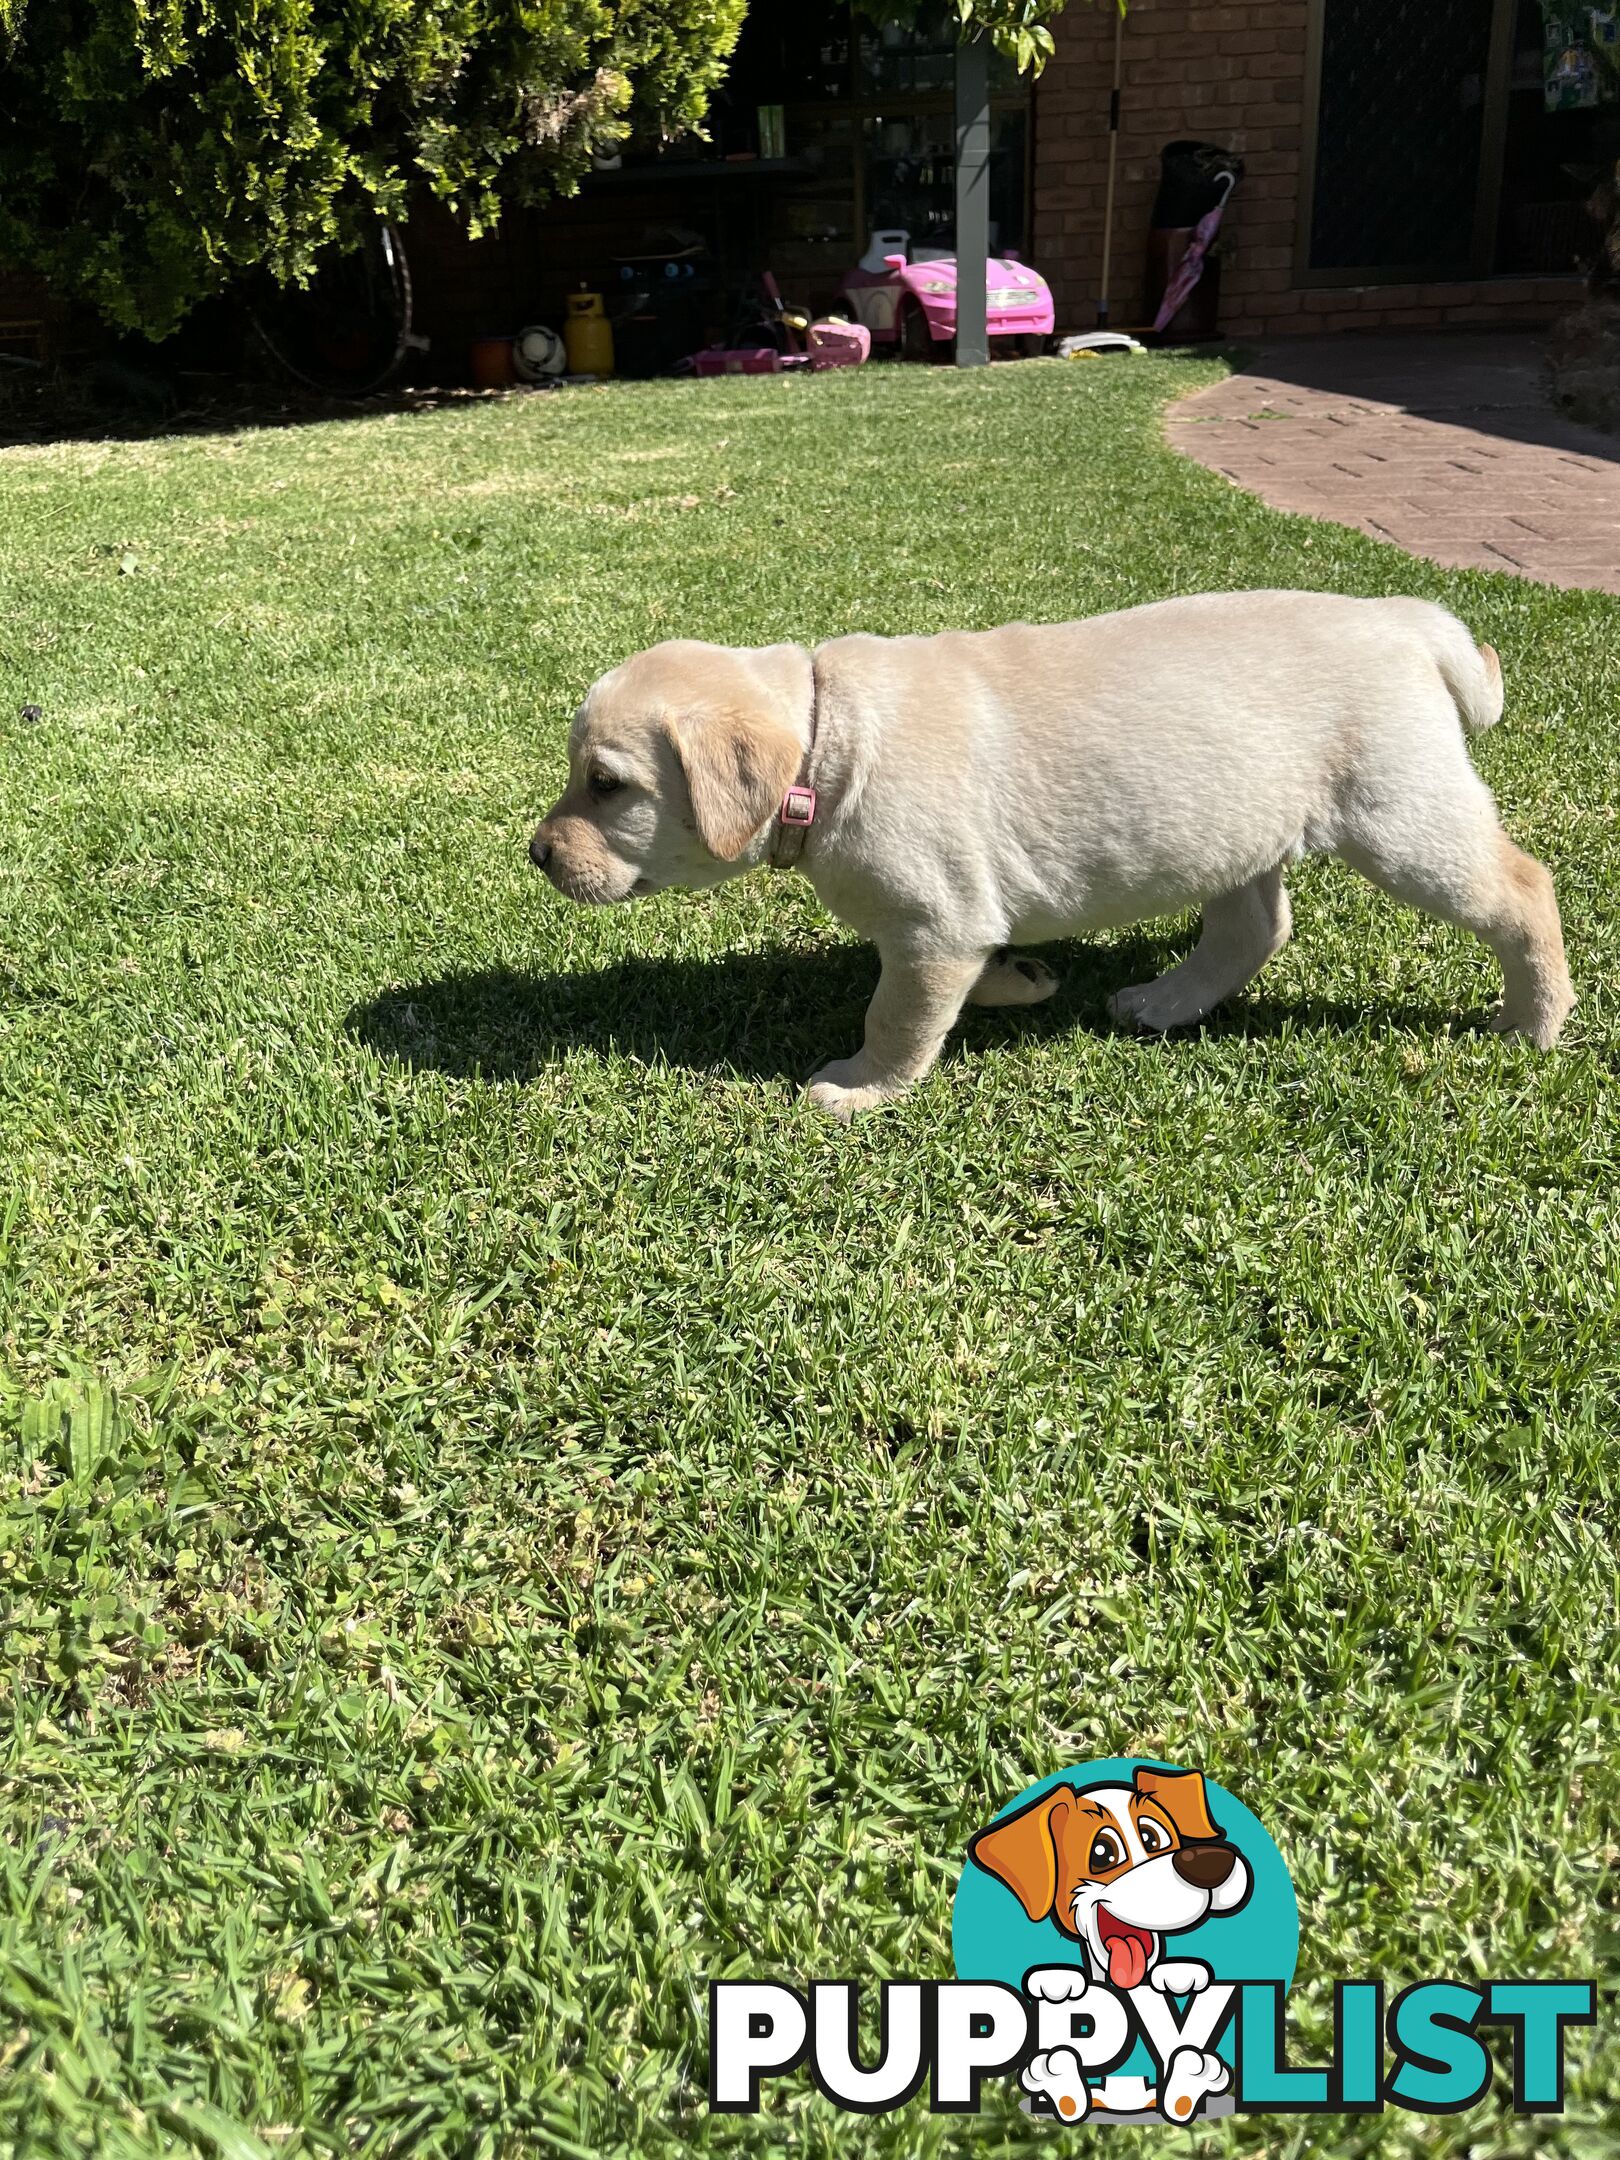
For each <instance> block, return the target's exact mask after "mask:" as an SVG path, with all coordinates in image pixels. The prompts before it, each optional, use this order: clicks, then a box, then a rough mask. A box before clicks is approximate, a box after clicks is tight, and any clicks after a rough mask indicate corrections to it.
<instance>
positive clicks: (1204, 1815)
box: [968, 1768, 1253, 2123]
mask: <svg viewBox="0 0 1620 2160" xmlns="http://www.w3.org/2000/svg"><path fill="white" fill-rule="evenodd" d="M968 1853H969V1856H970V1858H971V1859H973V1860H974V1861H976V1862H977V1864H978V1865H979V1866H980V1867H981V1868H983V1869H985V1870H986V1872H987V1873H989V1874H991V1875H994V1876H995V1877H996V1878H997V1879H998V1880H999V1881H1000V1882H1002V1883H1004V1884H1005V1885H1006V1887H1007V1888H1008V1889H1009V1890H1011V1891H1012V1893H1013V1895H1014V1896H1015V1897H1016V1898H1017V1900H1018V1902H1019V1904H1020V1905H1022V1906H1023V1908H1024V1911H1025V1913H1026V1914H1027V1915H1028V1917H1029V1918H1030V1919H1031V1920H1037V1921H1040V1920H1050V1921H1051V1922H1052V1923H1053V1925H1054V1926H1055V1927H1056V1928H1057V1930H1058V1932H1059V1933H1060V1934H1061V1935H1063V1936H1065V1937H1066V1938H1067V1939H1068V1940H1069V1941H1071V1942H1076V1943H1078V1944H1079V1945H1080V1946H1081V1949H1082V1951H1083V1953H1084V1964H1083V1966H1075V1965H1073V1964H1068V1965H1061V1966H1052V1967H1042V1968H1038V1969H1037V1970H1036V1971H1034V1972H1032V1973H1030V1974H1029V1975H1028V1977H1027V1979H1026V1981H1025V1986H1026V1989H1027V1990H1028V1992H1029V1993H1030V1994H1031V1995H1033V1996H1034V1997H1036V1999H1037V2000H1040V2001H1048V2002H1062V2001H1065V2000H1076V1999H1078V1998H1079V1997H1080V1996H1081V1995H1083V1994H1084V1993H1085V1992H1086V1990H1087V1988H1088V1986H1089V1985H1092V1984H1099V1985H1102V1986H1105V1987H1108V1988H1111V1989H1112V1990H1113V1991H1114V1992H1115V1993H1116V1994H1118V1995H1123V1996H1129V1995H1131V1994H1132V1993H1133V1991H1134V1990H1136V1989H1138V1988H1141V1987H1148V1988H1151V1989H1154V1990H1156V1991H1157V1992H1158V1993H1159V1994H1161V1995H1175V1996H1190V1995H1196V1994H1198V1993H1200V1992H1201V1991H1202V1990H1203V1989H1204V1988H1206V1987H1208V1985H1209V1983H1210V1980H1211V1978H1212V1977H1213V1976H1212V1974H1211V1972H1210V1968H1209V1967H1208V1966H1207V1965H1205V1964H1202V1963H1200V1962H1199V1961H1198V1960H1197V1959H1194V1958H1175V1957H1167V1956H1166V1954H1165V1944H1166V1938H1167V1937H1170V1936H1174V1935H1181V1934H1185V1933H1186V1932H1187V1931H1188V1930H1189V1929H1191V1928H1196V1927H1200V1926H1202V1925H1203V1923H1204V1922H1205V1921H1206V1920H1208V1919H1210V1918H1211V1917H1213V1916H1218V1915H1223V1914H1228V1913H1235V1912H1236V1911H1238V1909H1239V1908H1240V1907H1241V1906H1242V1905H1244V1904H1245V1903H1246V1902H1247V1900H1248V1897H1249V1893H1250V1891H1251V1889H1252V1888H1253V1879H1252V1877H1251V1875H1250V1872H1249V1866H1248V1863H1247V1861H1245V1859H1244V1857H1243V1855H1242V1854H1241V1853H1240V1852H1239V1851H1238V1849H1237V1847H1236V1846H1235V1845H1233V1844H1231V1843H1230V1842H1228V1840H1227V1839H1226V1838H1225V1837H1224V1836H1223V1835H1222V1833H1221V1831H1220V1828H1219V1826H1218V1825H1217V1824H1216V1823H1215V1821H1214V1820H1213V1818H1212V1817H1211V1815H1210V1812H1209V1802H1208V1798H1207V1795H1206V1793H1205V1789H1204V1780H1203V1777H1202V1775H1201V1774H1200V1773H1199V1772H1198V1771H1196V1770H1155V1769H1149V1768H1139V1769H1137V1770H1136V1771H1135V1772H1134V1774H1133V1776H1132V1780H1131V1782H1130V1783H1129V1784H1098V1785H1087V1786H1084V1787H1076V1786H1073V1785H1066V1784H1062V1785H1055V1786H1053V1787H1052V1788H1051V1789H1050V1790H1049V1791H1047V1792H1043V1793H1042V1794H1040V1795H1039V1797H1038V1798H1036V1799H1034V1800H1032V1801H1030V1802H1029V1803H1028V1804H1027V1805H1026V1806H1024V1807H1021V1808H1020V1809H1018V1811H1017V1812H1016V1813H1015V1814H1012V1815H1007V1816H1003V1817H1002V1819H1001V1820H1000V1821H999V1822H994V1823H991V1824H990V1826H989V1827H988V1828H987V1829H984V1830H981V1831H979V1832H978V1834H977V1835H976V1836H975V1837H974V1838H973V1840H972V1842H971V1843H970V1844H969V1846H968ZM1022 2077H1023V2084H1024V2088H1025V2090H1026V2091H1027V2092H1029V2093H1031V2094H1035V2095H1043V2096H1044V2097H1045V2098H1046V2099H1047V2100H1048V2101H1049V2102H1050V2103H1051V2105H1052V2107H1053V2109H1054V2110H1055V2112H1056V2113H1057V2114H1059V2115H1060V2116H1062V2117H1063V2118H1064V2119H1065V2120H1066V2121H1071V2122H1072V2121H1075V2120H1077V2119H1079V2118H1080V2117H1081V2116H1083V2115H1085V2114H1087V2113H1089V2112H1090V2109H1091V2105H1092V2103H1093V2102H1094V2101H1095V2102H1098V2103H1100V2104H1102V2105H1104V2106H1106V2107H1107V2108H1108V2109H1109V2111H1110V2112H1111V2113H1114V2114H1121V2115H1126V2116H1131V2115H1135V2116H1137V2117H1138V2118H1140V2116H1141V2115H1142V2114H1143V2113H1145V2112H1147V2111H1150V2110H1153V2111H1157V2112H1158V2113H1160V2114H1162V2115H1164V2116H1165V2117H1166V2118H1167V2119H1168V2120H1170V2121H1172V2122H1177V2123H1185V2122H1187V2121H1188V2120H1190V2119H1191V2117H1192V2115H1193V2114H1194V2113H1195V2111H1196V2110H1197V2108H1198V2106H1199V2104H1200V2102H1202V2101H1203V2100H1205V2099H1207V2098H1210V2097H1213V2096H1214V2095H1215V2094H1216V2093H1219V2092H1222V2091H1224V2090H1225V2088H1226V2086H1227V2085H1228V2084H1229V2083H1230V2079H1231V2073H1230V2071H1229V2070H1228V2069H1227V2066H1226V2064H1225V2063H1223V2062H1222V2061H1221V2059H1220V2057H1219V2056H1218V2055H1215V2054H1212V2053H1209V2052H1208V2051H1206V2050H1202V2049H1198V2048H1192V2047H1184V2048H1178V2049H1177V2050H1176V2051H1175V2054H1174V2056H1173V2057H1172V2059H1171V2061H1170V2062H1169V2063H1167V2064H1166V2065H1165V2066H1164V2074H1163V2077H1162V2079H1161V2081H1160V2084H1159V2086H1158V2087H1157V2088H1153V2087H1150V2086H1149V2085H1147V2083H1146V2081H1145V2080H1143V2079H1141V2078H1120V2077H1115V2078H1112V2079H1106V2080H1104V2081H1103V2083H1102V2084H1100V2085H1099V2086H1097V2087H1096V2088H1095V2089H1090V2088H1088V2086H1087V2084H1086V2081H1085V2079H1084V2077H1083V2075H1082V2074H1081V2069H1080V2063H1079V2058H1078V2057H1077V2056H1076V2055H1075V2054H1074V2052H1073V2051H1072V2050H1071V2049H1067V2048H1054V2049H1052V2050H1050V2051H1049V2052H1046V2053H1042V2054H1038V2055H1037V2056H1036V2057H1035V2058H1034V2060H1033V2061H1032V2062H1030V2063H1029V2064H1028V2065H1027V2066H1026V2068H1025V2069H1024V2071H1023V2073H1022Z"/></svg>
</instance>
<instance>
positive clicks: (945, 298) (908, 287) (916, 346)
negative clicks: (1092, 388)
mask: <svg viewBox="0 0 1620 2160" xmlns="http://www.w3.org/2000/svg"><path fill="white" fill-rule="evenodd" d="M906 239H907V235H906V234H905V233H903V232H880V233H874V234H873V235H872V243H871V246H870V247H869V248H868V249H867V251H866V253H865V254H864V255H863V256H862V257H861V262H860V267H859V268H858V269H855V270H851V271H850V272H849V273H848V275H847V276H846V277H845V279H844V283H843V295H844V298H845V299H846V300H847V301H848V302H849V305H850V310H851V312H852V313H853V315H854V316H855V319H856V321H857V322H863V323H865V325H866V327H867V329H868V330H870V331H871V333H872V343H873V344H874V345H898V346H899V348H900V350H901V351H902V352H903V353H904V354H905V356H906V358H907V359H908V360H926V359H928V358H929V357H930V355H931V354H932V352H933V349H934V347H935V346H936V345H946V344H949V342H950V341H951V339H952V338H954V337H955V335H956V257H955V256H954V255H924V256H920V257H918V258H917V259H916V260H915V261H910V262H908V261H907V259H906V255H905V252H904V250H905V243H906ZM879 265H881V267H879ZM985 280H986V285H987V288H988V289H987V292H986V296H985V297H986V302H987V307H986V317H987V326H988V328H989V332H990V335H991V337H992V338H1018V339H1020V340H1021V341H1022V349H1023V350H1024V351H1025V352H1035V351H1038V350H1039V348H1040V345H1041V342H1042V341H1043V340H1044V339H1046V338H1048V337H1050V336H1051V334H1052V323H1053V313H1052V292H1051V287H1050V286H1049V285H1048V284H1047V282H1046V280H1045V278H1043V277H1042V276H1040V275H1039V273H1038V272H1036V271H1034V270H1032V269H1031V268H1030V267H1029V265H1028V263H1021V262H1018V261H1015V260H1014V259H1013V258H1012V257H1010V256H1008V257H998V256H991V257H990V259H989V261H988V262H987V263H986V264H985Z"/></svg>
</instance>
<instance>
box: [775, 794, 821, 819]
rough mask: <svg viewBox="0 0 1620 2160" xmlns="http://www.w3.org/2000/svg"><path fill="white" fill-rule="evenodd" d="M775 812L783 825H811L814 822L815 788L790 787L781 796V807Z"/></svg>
mask: <svg viewBox="0 0 1620 2160" xmlns="http://www.w3.org/2000/svg"><path fill="white" fill-rule="evenodd" d="M776 814H777V816H778V817H779V818H780V819H781V821H782V823H783V824H784V825H798V826H808V825H813V824H814V823H815V822H816V791H815V789H814V788H813V787H798V786H795V787H790V788H789V789H788V791H787V793H786V794H785V795H784V796H783V797H782V807H781V809H780V810H778V811H777V813H776Z"/></svg>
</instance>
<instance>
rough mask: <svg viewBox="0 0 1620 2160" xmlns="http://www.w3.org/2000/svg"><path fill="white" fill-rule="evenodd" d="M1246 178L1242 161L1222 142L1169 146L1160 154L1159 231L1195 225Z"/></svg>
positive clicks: (1155, 223)
mask: <svg viewBox="0 0 1620 2160" xmlns="http://www.w3.org/2000/svg"><path fill="white" fill-rule="evenodd" d="M1242 178H1243V160H1242V158H1240V157H1239V156H1238V155H1237V154H1236V152H1235V151H1231V150H1223V149H1222V148H1221V146H1220V144H1219V143H1206V142H1173V143H1166V144H1165V146H1164V148H1163V150H1162V151H1161V152H1160V153H1159V192H1158V194H1157V195H1156V196H1155V197H1154V199H1153V217H1152V220H1151V222H1152V225H1153V229H1154V230H1155V231H1156V232H1175V231H1178V230H1180V229H1181V228H1183V227H1185V226H1188V225H1196V224H1197V223H1198V220H1199V219H1200V218H1201V217H1207V216H1208V214H1209V212H1210V211H1211V210H1213V209H1214V208H1215V206H1216V204H1217V203H1219V202H1223V201H1224V200H1225V198H1226V196H1227V195H1229V194H1230V193H1231V190H1232V186H1233V184H1234V183H1235V182H1237V181H1239V180H1241V179H1242Z"/></svg>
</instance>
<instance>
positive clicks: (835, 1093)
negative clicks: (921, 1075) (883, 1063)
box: [805, 1058, 902, 1125]
mask: <svg viewBox="0 0 1620 2160" xmlns="http://www.w3.org/2000/svg"><path fill="white" fill-rule="evenodd" d="M901 1092H902V1089H901V1088H900V1087H899V1086H892V1085H887V1086H886V1085H884V1084H882V1083H874V1082H872V1081H870V1080H866V1081H863V1080H862V1079H861V1078H860V1077H859V1074H858V1072H857V1069H856V1060H855V1059H854V1058H837V1059H835V1060H834V1061H833V1063H832V1064H831V1065H823V1066H822V1068H821V1070H820V1072H818V1073H817V1074H815V1075H814V1077H813V1078H812V1079H811V1081H810V1084H809V1086H808V1087H807V1088H806V1089H805V1093H806V1095H808V1096H809V1098H810V1100H811V1102H813V1103H814V1104H815V1106H816V1108H817V1109H818V1110H825V1111H826V1112H827V1114H828V1116H829V1117H835V1118H837V1120H838V1122H839V1123H840V1125H847V1124H848V1123H849V1121H850V1119H851V1118H852V1117H854V1116H855V1115H856V1113H857V1112H858V1111H861V1110H875V1109H876V1108H877V1106H878V1104H879V1103H885V1102H892V1101H893V1100H894V1098H895V1096H896V1095H898V1094H900V1093H901Z"/></svg>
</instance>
